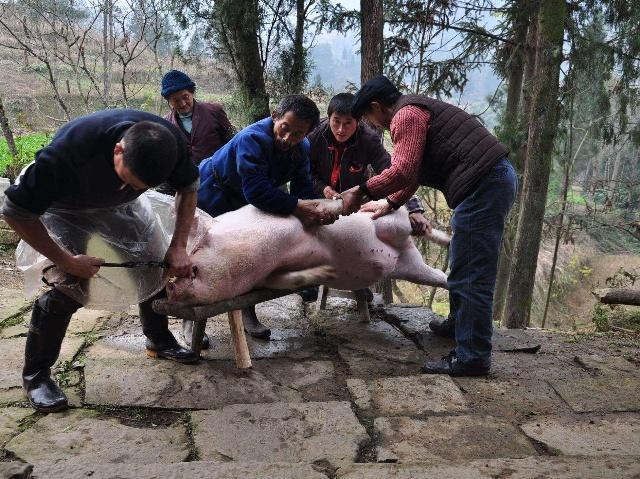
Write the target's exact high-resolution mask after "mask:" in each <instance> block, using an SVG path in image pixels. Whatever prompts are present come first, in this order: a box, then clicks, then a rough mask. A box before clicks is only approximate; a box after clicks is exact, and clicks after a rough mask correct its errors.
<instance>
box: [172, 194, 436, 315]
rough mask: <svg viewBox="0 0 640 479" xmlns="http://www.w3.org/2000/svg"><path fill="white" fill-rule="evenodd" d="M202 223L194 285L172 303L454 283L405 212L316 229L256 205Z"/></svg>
mask: <svg viewBox="0 0 640 479" xmlns="http://www.w3.org/2000/svg"><path fill="white" fill-rule="evenodd" d="M319 201H326V200H319ZM336 203H340V205H341V203H342V202H336ZM336 206H338V205H336ZM197 221H198V222H199V224H198V225H197V229H198V230H200V231H202V229H203V228H204V229H205V231H206V233H205V234H203V235H201V236H200V239H199V241H198V242H197V244H196V245H195V247H194V249H193V252H192V254H191V260H192V262H193V265H194V266H193V274H192V277H191V278H180V279H178V280H176V281H175V282H173V283H169V284H168V285H167V293H168V297H169V300H170V301H180V302H184V303H188V304H203V303H212V302H216V301H221V300H224V299H229V298H233V297H235V296H238V295H241V294H244V293H247V292H249V291H251V290H252V289H258V288H275V289H295V288H299V287H302V286H305V285H307V284H313V283H319V282H322V283H324V284H326V285H327V286H329V287H331V288H337V289H346V290H357V289H362V288H365V287H367V286H369V285H371V284H373V283H374V282H376V281H378V280H380V279H383V278H396V279H404V280H407V281H412V282H414V283H418V284H424V285H431V286H438V287H441V288H446V286H447V285H446V280H447V277H446V275H445V274H444V273H443V272H442V271H440V270H438V269H434V268H431V267H430V266H427V265H426V264H425V263H424V261H423V259H422V256H421V255H420V253H419V252H418V250H417V249H416V247H415V245H414V244H413V241H412V239H411V237H410V233H411V225H410V223H409V218H408V213H407V210H406V209H405V208H400V209H399V210H398V211H396V212H393V213H391V214H389V215H386V216H383V217H381V218H378V219H376V220H375V221H373V220H372V219H371V214H370V213H355V214H352V215H350V216H342V217H340V218H339V219H338V221H336V222H335V223H334V224H332V225H328V226H319V227H313V228H309V227H304V226H303V225H302V223H301V222H300V221H299V220H298V219H297V218H296V217H294V216H288V217H282V216H275V215H271V214H269V213H265V212H263V211H261V210H259V209H257V208H255V207H253V206H251V205H249V206H244V207H242V208H240V209H238V210H236V211H232V212H230V213H226V214H224V215H221V216H218V217H217V218H211V217H209V216H207V215H204V214H199V215H198V217H197ZM440 241H441V240H440Z"/></svg>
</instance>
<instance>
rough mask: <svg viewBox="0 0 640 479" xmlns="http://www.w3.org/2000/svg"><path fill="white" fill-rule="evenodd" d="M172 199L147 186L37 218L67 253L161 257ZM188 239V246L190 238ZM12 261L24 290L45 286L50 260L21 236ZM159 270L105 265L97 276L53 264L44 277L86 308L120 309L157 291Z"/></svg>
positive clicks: (160, 284)
mask: <svg viewBox="0 0 640 479" xmlns="http://www.w3.org/2000/svg"><path fill="white" fill-rule="evenodd" d="M173 203H174V198H173V197H170V196H167V195H163V194H160V193H157V192H147V193H145V194H144V195H142V196H140V197H139V198H138V199H136V200H135V201H132V202H129V203H125V204H122V205H118V206H114V207H111V208H94V209H82V210H68V209H56V208H50V209H49V210H48V211H47V212H46V213H45V214H44V215H42V216H41V218H40V219H41V221H42V223H43V224H44V225H45V227H46V228H47V230H48V231H49V234H50V235H51V237H52V238H53V240H54V241H55V242H56V243H57V244H58V245H60V246H61V247H62V248H64V249H66V250H67V251H69V253H71V254H74V255H75V254H88V255H91V256H97V257H100V258H104V259H105V261H108V262H115V263H122V262H126V261H161V260H162V259H163V258H164V255H165V253H166V250H167V247H168V246H169V242H170V239H171V235H172V234H173V227H174V208H173ZM194 226H195V225H194ZM193 233H194V234H192V238H191V239H192V240H195V241H197V240H198V234H197V228H194V232H193ZM189 243H190V245H191V246H190V249H189V250H188V251H189V252H190V251H191V249H192V248H193V246H192V245H193V244H195V243H194V242H193V241H190V242H189ZM16 264H17V266H18V268H20V269H21V270H22V271H24V273H25V294H26V295H27V296H29V297H31V296H34V295H35V294H37V293H38V291H39V290H40V289H41V288H42V287H43V286H44V283H43V282H42V277H43V270H44V269H45V268H47V266H50V265H51V262H50V261H49V260H48V259H47V258H45V257H44V256H42V255H41V254H39V253H38V252H36V251H35V250H34V249H33V248H31V247H30V246H29V245H27V244H26V243H25V242H24V241H21V242H20V244H19V245H18V248H17V250H16ZM163 273H164V269H162V268H147V267H141V268H107V267H104V268H100V270H99V272H98V274H97V275H96V277H94V278H91V279H89V280H81V279H79V278H75V277H72V276H69V275H67V274H66V273H64V272H62V271H61V270H59V269H58V268H57V267H53V268H51V269H49V270H48V271H47V272H46V274H45V277H46V279H47V281H49V282H51V283H55V284H56V287H57V288H58V289H60V290H61V291H63V292H64V293H65V294H67V295H68V296H70V297H72V298H73V299H75V300H76V301H78V302H80V303H81V304H83V305H84V306H85V307H87V308H90V309H104V310H111V311H124V310H126V309H128V308H129V306H130V305H132V304H138V303H140V302H142V301H145V300H146V299H148V298H150V297H151V296H153V295H154V294H156V293H157V292H158V291H160V290H161V289H162V288H163V287H164V285H165V281H166V278H164V275H163Z"/></svg>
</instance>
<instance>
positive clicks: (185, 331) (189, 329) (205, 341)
mask: <svg viewBox="0 0 640 479" xmlns="http://www.w3.org/2000/svg"><path fill="white" fill-rule="evenodd" d="M192 333H193V321H191V320H190V319H183V320H182V339H184V344H186V345H187V346H188V347H192V346H191V337H192ZM210 346H211V343H209V336H207V333H204V336H202V349H209V347H210Z"/></svg>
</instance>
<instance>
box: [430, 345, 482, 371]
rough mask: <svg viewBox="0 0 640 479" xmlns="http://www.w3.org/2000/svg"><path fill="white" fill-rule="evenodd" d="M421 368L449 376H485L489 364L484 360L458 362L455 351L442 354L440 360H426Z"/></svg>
mask: <svg viewBox="0 0 640 479" xmlns="http://www.w3.org/2000/svg"><path fill="white" fill-rule="evenodd" d="M422 370H423V371H424V372H425V373H427V374H448V375H449V376H486V375H487V374H489V371H490V370H491V364H490V363H487V362H485V361H470V362H466V363H463V362H460V361H458V358H457V357H456V354H455V351H451V352H450V353H449V354H448V355H447V356H443V357H442V359H441V360H440V361H433V362H429V361H428V362H426V363H424V366H422Z"/></svg>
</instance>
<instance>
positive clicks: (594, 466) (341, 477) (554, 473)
mask: <svg viewBox="0 0 640 479" xmlns="http://www.w3.org/2000/svg"><path fill="white" fill-rule="evenodd" d="M639 474H640V458H638V457H617V456H616V457H599V458H593V457H582V456H567V457H527V458H524V459H489V460H476V461H470V462H467V463H465V464H460V465H453V464H451V465H449V464H443V465H430V464H405V463H400V464H352V465H349V466H345V467H341V468H340V469H338V471H337V476H336V477H337V479H380V478H393V479H431V478H433V479H498V478H500V479H502V478H504V479H507V478H508V479H543V478H552V479H612V478H616V479H637V478H638V475H639Z"/></svg>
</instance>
